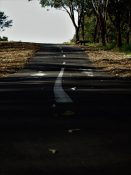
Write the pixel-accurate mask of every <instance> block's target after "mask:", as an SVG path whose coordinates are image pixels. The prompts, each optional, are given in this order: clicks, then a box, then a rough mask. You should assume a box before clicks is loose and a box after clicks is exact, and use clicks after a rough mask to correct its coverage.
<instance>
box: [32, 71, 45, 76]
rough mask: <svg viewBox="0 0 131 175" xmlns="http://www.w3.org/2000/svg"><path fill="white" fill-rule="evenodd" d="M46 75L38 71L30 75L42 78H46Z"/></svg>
mask: <svg viewBox="0 0 131 175" xmlns="http://www.w3.org/2000/svg"><path fill="white" fill-rule="evenodd" d="M46 75H47V74H45V73H44V72H42V71H38V72H37V73H33V74H31V76H32V77H43V76H46Z"/></svg>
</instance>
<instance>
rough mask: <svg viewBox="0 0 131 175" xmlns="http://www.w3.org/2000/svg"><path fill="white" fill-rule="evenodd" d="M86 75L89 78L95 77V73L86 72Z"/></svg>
mask: <svg viewBox="0 0 131 175" xmlns="http://www.w3.org/2000/svg"><path fill="white" fill-rule="evenodd" d="M83 73H84V74H86V75H87V76H88V77H94V74H93V72H90V71H88V72H87V71H84V72H83Z"/></svg>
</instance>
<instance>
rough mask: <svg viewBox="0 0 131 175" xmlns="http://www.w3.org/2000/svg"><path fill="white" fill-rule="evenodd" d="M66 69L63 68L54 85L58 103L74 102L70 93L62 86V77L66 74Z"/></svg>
mask: <svg viewBox="0 0 131 175" xmlns="http://www.w3.org/2000/svg"><path fill="white" fill-rule="evenodd" d="M64 63H65V62H64ZM64 63H63V64H64ZM65 64H66V63H65ZM64 70H65V69H64V68H61V71H60V73H59V75H58V77H57V79H56V81H55V85H54V95H55V101H56V102H57V103H72V102H73V101H72V99H71V98H70V97H69V95H68V94H67V93H66V92H65V91H64V89H63V87H62V77H63V74H64Z"/></svg>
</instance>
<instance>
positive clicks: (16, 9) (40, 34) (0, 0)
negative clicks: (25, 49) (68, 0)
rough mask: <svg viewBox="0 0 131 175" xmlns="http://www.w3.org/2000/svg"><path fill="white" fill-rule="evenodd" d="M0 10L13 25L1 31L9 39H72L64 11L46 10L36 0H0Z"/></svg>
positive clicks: (70, 28) (56, 41)
mask: <svg viewBox="0 0 131 175" xmlns="http://www.w3.org/2000/svg"><path fill="white" fill-rule="evenodd" d="M0 11H4V12H5V14H6V15H7V16H9V17H10V18H9V19H12V20H13V26H12V27H11V28H9V29H6V31H4V32H2V36H7V37H8V38H9V40H13V41H29V42H42V43H63V42H65V41H69V40H70V39H72V38H73V35H74V33H75V30H74V27H73V24H72V22H71V20H70V18H69V16H68V14H67V13H66V12H64V11H61V10H56V9H50V10H49V11H47V9H44V8H42V7H41V5H40V4H39V1H38V0H33V1H31V2H28V0H0ZM0 35H1V34H0Z"/></svg>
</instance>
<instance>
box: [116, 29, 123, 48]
mask: <svg viewBox="0 0 131 175" xmlns="http://www.w3.org/2000/svg"><path fill="white" fill-rule="evenodd" d="M117 47H119V48H120V47H122V35H121V30H120V28H119V30H118V31H117Z"/></svg>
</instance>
